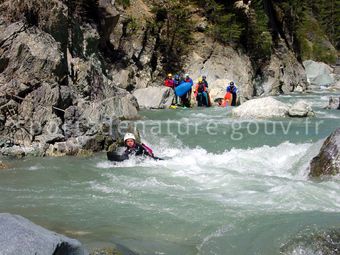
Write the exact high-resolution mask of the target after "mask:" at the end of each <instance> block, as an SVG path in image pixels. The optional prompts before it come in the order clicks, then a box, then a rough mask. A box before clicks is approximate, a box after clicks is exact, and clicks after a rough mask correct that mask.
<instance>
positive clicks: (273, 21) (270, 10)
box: [263, 0, 291, 48]
mask: <svg viewBox="0 0 340 255" xmlns="http://www.w3.org/2000/svg"><path fill="white" fill-rule="evenodd" d="M263 5H264V10H265V12H266V14H267V16H268V18H269V23H270V27H271V32H272V36H273V41H274V42H277V40H278V39H279V36H280V37H281V38H282V39H283V40H284V41H285V43H286V45H287V47H288V48H291V47H290V44H289V42H288V40H287V37H286V35H285V32H284V31H283V28H282V25H281V24H280V21H279V20H278V19H277V14H276V11H275V9H274V6H273V3H272V1H271V0H264V1H263Z"/></svg>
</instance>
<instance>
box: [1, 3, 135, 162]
mask: <svg viewBox="0 0 340 255" xmlns="http://www.w3.org/2000/svg"><path fill="white" fill-rule="evenodd" d="M8 3H9V1H5V3H4V4H3V5H2V6H1V8H4V6H5V8H6V4H8ZM25 4H27V5H28V7H27V6H26V7H27V8H34V4H33V5H29V3H28V2H24V3H23V5H25ZM35 4H36V5H37V6H39V7H40V8H42V9H40V10H39V12H38V15H40V16H39V17H38V21H40V23H38V24H31V23H30V22H32V21H28V20H24V19H23V18H19V19H18V21H17V22H12V21H6V20H2V19H0V21H1V22H0V52H1V56H0V140H2V139H6V140H8V141H9V143H6V144H5V145H0V153H2V154H5V155H15V156H22V155H27V154H35V155H44V154H45V151H46V150H47V149H48V148H50V147H51V145H52V146H53V145H54V144H56V143H66V142H67V141H68V139H71V138H72V139H75V140H77V139H76V138H78V137H83V138H84V137H85V138H84V139H78V140H86V141H88V140H91V143H88V142H86V143H83V142H79V143H76V144H75V146H74V147H73V148H78V149H79V150H82V149H89V150H93V151H98V150H102V149H106V146H109V144H108V142H109V140H110V139H106V140H105V141H102V140H101V139H97V138H98V136H103V135H106V136H108V137H109V136H110V135H111V133H112V132H111V131H112V130H108V132H104V131H103V129H102V127H103V125H107V124H108V122H110V121H112V120H114V119H136V118H138V112H137V111H138V103H137V101H136V99H135V98H134V97H133V96H132V95H131V94H130V93H129V92H127V91H126V90H124V89H121V88H119V87H117V86H115V84H114V81H113V79H112V77H111V76H110V75H109V74H108V70H107V69H106V68H107V67H105V66H107V62H106V61H105V60H104V56H103V54H104V53H103V50H102V48H103V47H104V46H103V40H104V38H103V37H105V36H107V34H105V33H104V32H105V31H106V30H105V29H104V27H101V28H98V29H95V28H94V27H95V26H91V25H90V24H89V23H87V22H84V20H82V19H81V18H79V17H78V18H75V19H74V20H73V21H74V27H71V28H70V26H68V24H67V23H65V22H63V21H66V20H68V18H67V17H66V16H65V15H67V11H68V8H70V6H67V5H66V3H64V2H62V1H53V2H52V1H51V2H47V3H46V5H41V4H42V2H41V1H40V0H39V1H37V2H35ZM8 6H11V4H10V3H9V5H8ZM20 6H21V5H20ZM20 6H18V7H17V8H21V7H22V6H21V7H20ZM26 7H25V8H26ZM104 7H105V6H104ZM25 8H24V9H23V11H25V10H26V9H25ZM44 8H52V9H53V10H54V12H53V14H51V15H52V16H51V17H50V18H51V19H47V20H48V22H47V20H46V19H45V18H46V17H45V16H44V15H45V14H46V13H49V12H50V9H44ZM79 8H80V7H79ZM98 8H99V7H98ZM104 9H105V8H104ZM10 10H11V9H10V7H8V8H7V11H8V12H10ZM98 10H99V9H98ZM26 11H27V10H26ZM33 11H34V10H33ZM53 15H56V16H53ZM114 17H115V16H114V15H113V14H109V13H106V14H105V17H102V19H103V20H102V23H100V24H101V26H107V27H105V28H106V29H107V30H110V29H111V30H112V29H113V25H114V22H113V21H114ZM0 18H1V17H0ZM12 18H13V17H12ZM110 22H111V23H110ZM61 31H63V32H61ZM99 31H100V32H99ZM109 125H110V124H109ZM95 141H97V142H98V143H97V144H94V142H95ZM112 142H113V141H112V139H111V143H112ZM70 143H72V142H70ZM89 144H92V145H93V148H88V147H89ZM83 146H85V147H86V148H84V147H83ZM33 147H34V148H39V149H38V151H36V150H34V152H33V153H31V150H29V149H27V148H33ZM21 148H22V149H21ZM76 154H77V153H76Z"/></svg>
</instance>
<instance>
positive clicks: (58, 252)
mask: <svg viewBox="0 0 340 255" xmlns="http://www.w3.org/2000/svg"><path fill="white" fill-rule="evenodd" d="M74 253H75V248H73V247H72V246H70V245H69V244H68V243H66V242H62V243H60V244H58V245H57V247H56V248H55V250H54V252H53V254H52V255H65V254H74Z"/></svg>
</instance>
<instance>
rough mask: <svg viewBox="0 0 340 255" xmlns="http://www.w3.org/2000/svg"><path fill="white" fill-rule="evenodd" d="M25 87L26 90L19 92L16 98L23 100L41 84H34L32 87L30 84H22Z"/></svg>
mask: <svg viewBox="0 0 340 255" xmlns="http://www.w3.org/2000/svg"><path fill="white" fill-rule="evenodd" d="M24 84H25V85H26V86H27V89H25V90H23V91H20V92H19V93H18V94H17V96H18V97H21V98H25V97H26V96H27V95H29V94H30V93H32V92H33V91H34V90H36V89H38V88H39V87H40V86H41V84H40V83H36V84H34V85H32V84H30V83H24Z"/></svg>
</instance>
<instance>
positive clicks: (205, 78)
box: [202, 75, 209, 88]
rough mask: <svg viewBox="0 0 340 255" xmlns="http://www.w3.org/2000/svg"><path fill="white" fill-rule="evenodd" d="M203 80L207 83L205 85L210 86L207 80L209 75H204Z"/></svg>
mask: <svg viewBox="0 0 340 255" xmlns="http://www.w3.org/2000/svg"><path fill="white" fill-rule="evenodd" d="M202 80H203V82H204V84H205V87H206V88H208V86H209V84H208V82H207V76H205V75H203V76H202Z"/></svg>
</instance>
